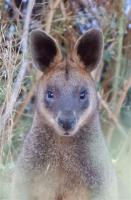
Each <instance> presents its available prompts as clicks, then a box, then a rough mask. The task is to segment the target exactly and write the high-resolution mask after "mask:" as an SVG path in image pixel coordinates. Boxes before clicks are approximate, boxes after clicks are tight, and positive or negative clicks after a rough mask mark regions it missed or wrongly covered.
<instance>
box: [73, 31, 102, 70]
mask: <svg viewBox="0 0 131 200" xmlns="http://www.w3.org/2000/svg"><path fill="white" fill-rule="evenodd" d="M102 53H103V34H102V32H101V31H100V30H98V29H91V30H89V31H87V32H86V33H85V34H84V35H82V36H81V37H80V38H79V39H78V40H77V42H76V45H75V49H74V56H75V59H76V60H77V61H78V62H81V63H82V65H83V67H85V68H87V70H88V71H92V70H94V69H95V68H96V67H97V65H98V64H99V62H100V60H101V57H102Z"/></svg>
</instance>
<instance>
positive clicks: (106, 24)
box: [0, 0, 131, 200]
mask: <svg viewBox="0 0 131 200" xmlns="http://www.w3.org/2000/svg"><path fill="white" fill-rule="evenodd" d="M0 7H1V9H0V200H7V199H9V197H10V185H11V180H12V174H13V170H14V166H15V161H16V159H17V156H18V154H19V151H20V147H21V144H22V140H23V137H24V135H25V134H26V133H27V132H28V130H29V127H30V126H31V123H32V118H33V112H34V101H35V96H34V91H35V86H36V82H37V79H38V78H39V77H40V73H39V72H37V71H36V70H35V69H34V68H33V67H32V63H31V59H30V54H29V50H28V36H29V33H30V31H31V30H34V29H36V28H40V29H44V30H46V31H47V32H48V33H50V34H51V35H52V36H54V37H55V38H56V39H57V40H58V41H59V44H60V46H61V49H62V51H63V54H67V55H68V53H69V52H70V51H71V49H72V46H73V45H74V43H75V41H76V39H77V38H78V37H79V35H81V34H83V33H84V32H85V31H87V30H88V29H90V28H93V27H94V28H101V29H102V30H103V34H104V41H105V45H104V55H103V61H102V62H101V65H100V67H99V68H98V69H97V71H95V72H94V73H93V77H94V78H95V81H96V87H97V90H98V95H99V99H100V113H101V123H102V128H103V132H104V135H105V139H106V140H107V145H108V147H109V150H110V154H111V157H112V162H113V164H114V167H115V169H116V171H117V175H118V180H119V191H120V199H123V200H130V199H131V189H130V188H131V0H120V1H117V0H114V1H112V0H108V1H106V0H75V1H74V0H72V1H71V0H55V1H51V0H48V1H46V0H45V1H44V0H36V1H35V0H23V1H22V0H12V1H10V0H5V1H4V0H0Z"/></svg>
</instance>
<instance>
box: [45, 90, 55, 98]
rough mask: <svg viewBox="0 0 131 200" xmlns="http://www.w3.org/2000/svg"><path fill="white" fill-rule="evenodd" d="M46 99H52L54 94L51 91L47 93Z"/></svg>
mask: <svg viewBox="0 0 131 200" xmlns="http://www.w3.org/2000/svg"><path fill="white" fill-rule="evenodd" d="M47 97H48V99H52V98H53V97H54V94H53V92H52V91H47Z"/></svg>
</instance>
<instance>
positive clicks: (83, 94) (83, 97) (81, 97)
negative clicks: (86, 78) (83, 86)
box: [80, 90, 87, 99]
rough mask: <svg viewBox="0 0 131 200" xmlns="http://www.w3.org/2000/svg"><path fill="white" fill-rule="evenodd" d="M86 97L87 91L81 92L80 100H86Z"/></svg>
mask: <svg viewBox="0 0 131 200" xmlns="http://www.w3.org/2000/svg"><path fill="white" fill-rule="evenodd" d="M86 95H87V91H86V90H82V91H81V92H80V99H85V97H86Z"/></svg>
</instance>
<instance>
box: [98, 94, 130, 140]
mask: <svg viewBox="0 0 131 200" xmlns="http://www.w3.org/2000/svg"><path fill="white" fill-rule="evenodd" d="M98 97H99V99H100V102H101V105H102V106H103V108H104V109H105V110H106V111H107V113H108V117H109V118H110V119H111V120H112V121H113V123H114V124H115V126H116V127H117V128H118V130H119V131H120V133H121V134H122V135H123V136H124V137H126V133H125V131H124V129H123V127H122V126H121V125H120V123H119V121H118V119H117V118H116V117H115V115H114V113H113V112H112V111H111V110H110V108H109V107H108V105H107V103H106V102H105V101H104V100H103V99H102V97H101V95H100V94H99V93H98Z"/></svg>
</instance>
